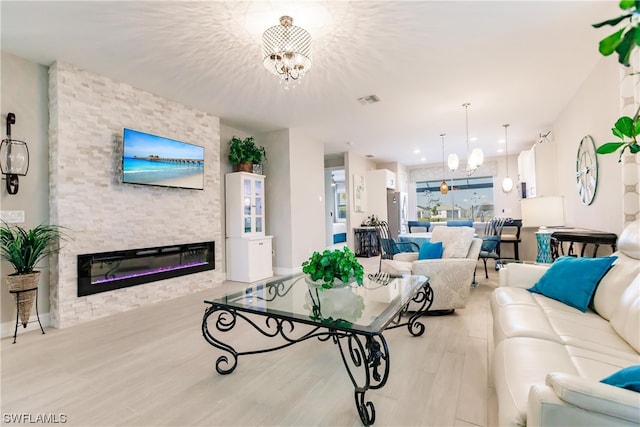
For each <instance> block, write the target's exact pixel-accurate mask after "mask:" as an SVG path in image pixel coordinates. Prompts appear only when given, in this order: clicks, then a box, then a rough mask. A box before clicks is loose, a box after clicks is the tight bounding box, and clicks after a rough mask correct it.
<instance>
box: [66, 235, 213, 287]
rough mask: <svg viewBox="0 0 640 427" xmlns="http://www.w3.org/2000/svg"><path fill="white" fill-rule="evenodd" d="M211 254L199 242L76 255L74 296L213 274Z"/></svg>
mask: <svg viewBox="0 0 640 427" xmlns="http://www.w3.org/2000/svg"><path fill="white" fill-rule="evenodd" d="M214 254H215V243H214V242H202V243H192V244H184V245H171V246H161V247H156V248H142V249H128V250H124V251H114V252H102V253H95V254H85V255H78V296H79V297H81V296H85V295H91V294H96V293H99V292H106V291H111V290H114V289H120V288H126V287H129V286H135V285H140V284H143V283H149V282H155V281H157V280H164V279H169V278H172V277H178V276H184V275H187V274H192V273H197V272H200V271H206V270H213V269H214V268H215V265H214V260H215V255H214Z"/></svg>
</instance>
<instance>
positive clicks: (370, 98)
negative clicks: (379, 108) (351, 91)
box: [358, 95, 380, 105]
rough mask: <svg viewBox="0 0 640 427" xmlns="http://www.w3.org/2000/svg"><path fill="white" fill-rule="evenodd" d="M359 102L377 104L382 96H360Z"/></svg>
mask: <svg viewBox="0 0 640 427" xmlns="http://www.w3.org/2000/svg"><path fill="white" fill-rule="evenodd" d="M358 102H359V103H360V104H362V105H367V104H375V103H376V102H380V98H378V96H377V95H369V96H363V97H362V98H358Z"/></svg>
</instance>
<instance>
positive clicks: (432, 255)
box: [418, 242, 444, 259]
mask: <svg viewBox="0 0 640 427" xmlns="http://www.w3.org/2000/svg"><path fill="white" fill-rule="evenodd" d="M443 250H444V248H443V247H442V242H436V243H431V242H424V243H423V244H422V246H420V252H418V259H438V258H442V251H443Z"/></svg>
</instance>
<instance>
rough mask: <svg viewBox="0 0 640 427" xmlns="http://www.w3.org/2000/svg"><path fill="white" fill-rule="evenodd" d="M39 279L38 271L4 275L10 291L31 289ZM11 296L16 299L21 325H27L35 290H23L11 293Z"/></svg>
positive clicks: (36, 284)
mask: <svg viewBox="0 0 640 427" xmlns="http://www.w3.org/2000/svg"><path fill="white" fill-rule="evenodd" d="M38 280H40V272H39V271H35V272H33V273H29V274H20V275H10V276H7V277H6V281H7V285H9V290H10V291H21V290H23V289H31V288H35V287H37V286H38ZM11 295H13V298H16V299H18V316H19V317H20V322H21V323H22V326H23V327H25V328H26V327H27V323H29V317H31V307H33V301H34V300H35V298H36V291H35V290H34V291H30V292H23V293H21V294H11Z"/></svg>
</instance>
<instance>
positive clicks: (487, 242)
mask: <svg viewBox="0 0 640 427" xmlns="http://www.w3.org/2000/svg"><path fill="white" fill-rule="evenodd" d="M498 243H500V236H482V247H481V248H480V250H481V251H483V252H493V251H494V250H495V249H496V248H497V247H498Z"/></svg>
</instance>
